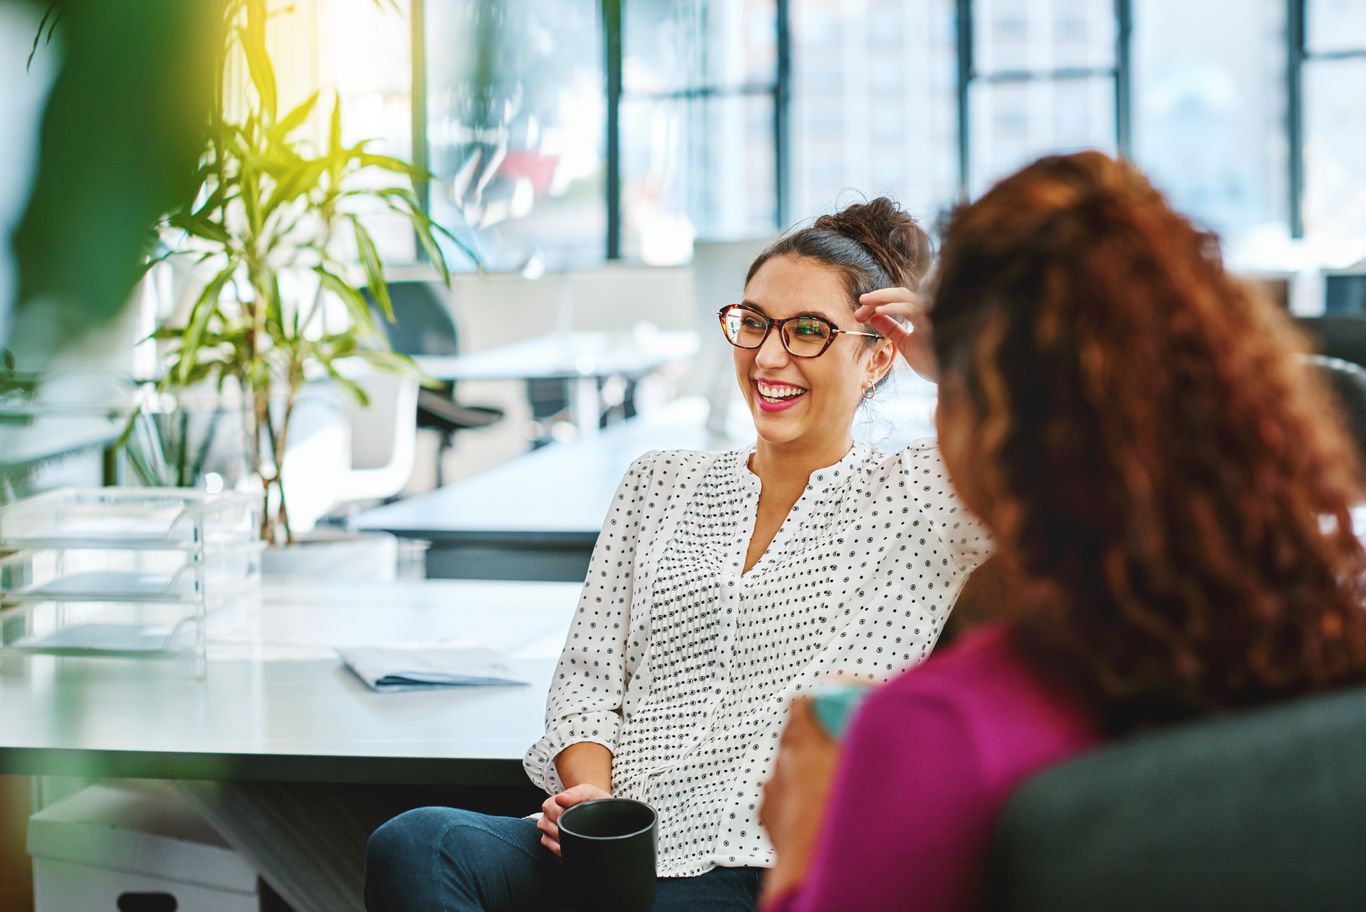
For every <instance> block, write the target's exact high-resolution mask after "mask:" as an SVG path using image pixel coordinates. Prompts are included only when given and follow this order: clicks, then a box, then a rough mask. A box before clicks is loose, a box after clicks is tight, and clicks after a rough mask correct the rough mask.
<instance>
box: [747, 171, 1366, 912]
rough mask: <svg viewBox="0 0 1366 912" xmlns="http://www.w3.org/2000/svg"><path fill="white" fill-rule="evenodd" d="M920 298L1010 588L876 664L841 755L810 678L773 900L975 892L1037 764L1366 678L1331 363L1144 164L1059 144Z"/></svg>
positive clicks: (1007, 188)
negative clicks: (946, 641)
mask: <svg viewBox="0 0 1366 912" xmlns="http://www.w3.org/2000/svg"><path fill="white" fill-rule="evenodd" d="M931 315H932V318H933V321H934V340H933V341H934V350H935V354H936V357H937V361H938V369H939V374H940V402H939V413H938V417H937V422H938V426H939V435H940V447H941V450H942V452H943V457H944V461H945V465H946V467H947V469H948V471H949V474H950V477H951V480H952V481H953V483H954V486H955V487H956V489H957V490H958V492H959V495H960V496H961V497H962V499H963V501H964V502H965V503H966V504H967V506H968V507H969V508H970V509H971V510H972V511H973V512H974V513H975V514H976V515H978V516H979V517H980V518H981V519H982V520H983V522H984V523H985V524H986V526H987V528H988V530H989V531H990V533H991V536H992V538H993V540H994V542H995V546H996V549H997V558H996V560H997V563H998V564H999V571H1000V573H1002V574H1003V575H1004V578H1005V580H1006V581H1007V583H1008V588H1007V591H1008V592H1009V593H1010V597H1009V599H1008V600H1006V601H1004V602H1003V603H1001V604H999V605H998V606H996V610H995V614H996V615H997V617H996V618H995V619H994V620H992V621H991V622H989V623H987V624H985V625H983V626H980V627H978V628H976V629H975V630H973V631H971V632H970V633H968V634H966V635H965V636H964V637H963V638H962V639H961V640H959V641H958V642H957V643H956V644H955V645H954V646H952V647H949V648H947V649H945V650H944V651H943V652H942V653H938V654H936V655H935V656H932V657H931V658H930V660H929V661H928V662H926V663H924V664H922V665H921V666H919V667H917V668H915V669H913V670H911V671H909V672H907V673H906V674H904V675H902V676H901V677H899V678H898V679H896V680H895V681H893V682H892V683H890V684H889V685H887V686H886V687H884V688H882V689H881V690H878V691H876V692H874V693H873V694H872V695H871V696H870V697H869V698H868V699H867V700H866V701H865V703H864V705H863V706H862V708H861V709H860V711H859V713H858V715H857V716H856V717H855V719H854V722H853V725H852V727H851V729H850V731H849V733H848V735H847V737H846V740H845V742H844V745H843V748H842V756H837V753H839V751H838V750H837V748H836V746H835V744H834V742H833V741H831V739H830V738H829V737H828V736H826V735H825V734H823V732H822V731H821V729H820V728H819V727H818V725H817V724H816V722H815V721H814V720H813V714H812V708H811V706H810V705H809V704H807V703H805V702H802V701H799V702H798V703H797V704H796V706H795V707H794V710H793V713H792V718H791V721H790V722H789V724H788V728H787V731H786V732H785V734H784V746H783V749H782V752H781V754H780V758H779V760H778V763H777V766H776V770H775V773H774V776H773V778H772V779H771V780H770V782H769V784H768V786H767V787H766V794H765V799H764V806H763V810H762V813H761V817H762V820H763V822H764V824H765V826H766V827H767V829H768V832H769V835H770V838H771V839H772V842H773V845H774V848H775V850H776V852H777V862H776V865H775V867H774V869H773V870H772V872H771V874H770V876H769V878H768V880H767V883H766V886H765V891H766V896H767V900H768V902H767V908H768V909H770V910H773V912H779V910H781V912H815V910H828V909H859V910H861V912H876V910H879V909H898V910H901V909H908V908H914V909H963V908H971V907H973V906H974V905H975V903H976V901H978V900H979V899H980V897H979V896H978V895H977V893H976V892H975V891H976V887H977V885H978V883H979V881H980V880H981V876H980V875H981V873H982V866H983V863H984V859H985V854H986V850H987V848H988V845H989V842H990V839H991V836H992V832H993V829H994V826H995V822H996V817H997V815H998V813H999V811H1000V810H1001V808H1002V806H1003V805H1004V803H1005V801H1006V799H1007V797H1008V796H1009V795H1010V793H1011V791H1012V790H1013V789H1014V788H1015V786H1017V785H1018V784H1020V783H1021V782H1022V781H1023V780H1024V779H1026V778H1027V777H1029V776H1031V775H1033V774H1035V773H1037V772H1039V771H1041V770H1043V769H1045V768H1047V767H1050V766H1053V765H1055V764H1058V763H1061V762H1063V761H1065V760H1067V759H1070V758H1072V757H1074V756H1076V755H1078V754H1080V753H1082V752H1084V751H1086V750H1087V749H1088V748H1091V747H1093V746H1096V745H1098V744H1100V743H1102V742H1104V741H1106V740H1108V739H1111V738H1114V737H1117V736H1120V735H1123V734H1126V733H1131V732H1134V731H1136V730H1139V729H1143V728H1146V727H1150V726H1158V725H1163V724H1167V723H1172V722H1176V721H1178V720H1184V719H1192V718H1195V717H1199V716H1202V715H1206V714H1210V713H1216V712H1220V711H1224V710H1229V709H1234V708H1238V707H1248V706H1253V705H1257V704H1264V703H1270V702H1273V701H1277V700H1283V699H1287V698H1290V697H1295V696H1298V695H1302V694H1309V693H1313V692H1318V691H1324V690H1329V689H1332V688H1337V687H1342V686H1345V685H1350V684H1355V683H1358V682H1361V681H1363V680H1366V613H1364V612H1363V610H1362V603H1363V595H1364V594H1366V593H1363V582H1362V581H1363V578H1366V553H1363V548H1362V544H1361V542H1360V541H1359V540H1358V539H1357V538H1356V536H1355V535H1354V534H1353V532H1352V525H1351V520H1350V517H1349V514H1348V508H1349V506H1350V505H1351V503H1352V502H1353V501H1354V499H1356V497H1357V494H1358V493H1359V491H1360V490H1361V489H1360V485H1359V481H1360V476H1359V474H1358V471H1357V464H1356V459H1355V456H1354V454H1353V451H1352V449H1351V447H1350V445H1349V444H1348V441H1347V438H1346V436H1345V434H1344V433H1343V429H1342V426H1341V423H1340V422H1339V421H1338V420H1337V416H1336V413H1334V412H1333V410H1332V407H1331V406H1330V405H1329V399H1328V392H1327V390H1326V389H1324V388H1322V387H1321V385H1320V383H1319V381H1318V378H1317V377H1316V376H1315V375H1314V374H1313V373H1312V371H1311V369H1309V368H1307V367H1306V366H1304V365H1303V363H1302V362H1301V361H1300V360H1299V359H1298V358H1297V349H1299V348H1300V347H1301V343H1300V340H1299V339H1298V338H1297V336H1296V335H1295V333H1294V331H1293V330H1292V328H1291V325H1290V323H1289V321H1288V319H1287V318H1286V317H1285V316H1284V315H1283V314H1282V313H1280V312H1279V311H1277V310H1275V309H1274V308H1273V307H1272V306H1271V305H1269V304H1268V303H1267V302H1265V301H1263V300H1262V299H1260V298H1259V297H1257V296H1256V295H1254V294H1252V293H1251V292H1249V290H1247V289H1246V288H1244V287H1243V286H1241V285H1240V284H1238V283H1237V282H1236V281H1235V280H1234V279H1233V278H1232V277H1230V276H1229V274H1228V273H1227V272H1226V271H1225V270H1224V268H1223V266H1222V264H1221V263H1220V260H1219V255H1218V248H1217V245H1216V243H1215V241H1214V240H1213V239H1212V238H1210V237H1209V236H1207V235H1205V234H1202V233H1200V232H1199V231H1197V230H1196V229H1195V228H1193V227H1192V226H1191V224H1190V223H1189V222H1188V221H1186V220H1185V219H1184V218H1182V217H1181V216H1180V215H1178V214H1177V213H1176V212H1174V211H1173V210H1172V209H1171V208H1170V207H1169V206H1168V205H1167V203H1166V201H1165V200H1164V199H1163V198H1162V196H1161V195H1160V194H1159V193H1158V192H1157V191H1156V190H1154V189H1153V187H1152V186H1151V185H1150V184H1149V183H1148V182H1147V180H1145V179H1144V178H1143V177H1142V175H1140V174H1139V173H1138V172H1137V171H1136V170H1135V169H1133V168H1132V167H1130V166H1129V165H1126V164H1122V163H1120V162H1117V161H1115V160H1113V159H1110V158H1108V157H1106V156H1104V155H1101V154H1099V153H1095V152H1088V153H1080V154H1076V155H1070V156H1065V157H1051V158H1045V159H1043V160H1041V161H1039V162H1036V163H1035V164H1033V165H1030V166H1029V167H1027V168H1025V169H1024V170H1022V171H1020V172H1019V173H1017V174H1015V175H1013V176H1011V177H1009V178H1006V179H1005V180H1004V181H1002V182H1001V183H1000V184H998V185H997V186H996V187H994V188H993V189H992V190H991V191H990V192H989V193H987V194H986V195H985V196H984V197H982V199H981V200H980V201H978V202H976V203H974V204H972V205H970V206H967V207H966V208H965V209H963V210H961V211H960V212H959V213H958V214H957V215H956V216H955V217H954V219H953V221H952V223H951V225H950V226H949V228H948V231H947V234H946V236H945V240H944V245H943V252H942V260H941V265H940V271H939V275H938V280H937V291H936V294H935V301H934V306H933V309H932V311H931ZM836 765H838V769H837V770H836ZM832 783H833V784H832ZM827 792H828V794H829V800H828V801H827V800H826V798H827ZM821 807H824V808H825V809H826V811H825V819H824V821H823V823H822V821H821V814H820V813H819V812H813V808H821Z"/></svg>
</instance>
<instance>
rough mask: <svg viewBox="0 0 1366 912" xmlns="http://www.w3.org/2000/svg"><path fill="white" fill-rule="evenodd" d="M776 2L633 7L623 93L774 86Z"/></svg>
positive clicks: (639, 1)
mask: <svg viewBox="0 0 1366 912" xmlns="http://www.w3.org/2000/svg"><path fill="white" fill-rule="evenodd" d="M776 19H777V3H776V0H630V2H628V3H624V4H623V5H622V26H623V29H624V31H625V33H626V34H625V40H624V42H623V45H622V86H623V89H624V90H625V91H626V92H630V93H652V92H670V91H677V90H679V89H696V88H701V87H704V86H705V87H710V88H727V87H730V88H736V87H739V86H742V85H745V84H758V85H771V84H772V82H773V80H774V77H775V73H776V71H777V65H778V44H777V27H776V25H775V21H776Z"/></svg>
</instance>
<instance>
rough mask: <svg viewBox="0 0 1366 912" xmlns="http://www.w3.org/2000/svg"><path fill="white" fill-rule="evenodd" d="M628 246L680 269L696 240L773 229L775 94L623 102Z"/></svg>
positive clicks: (639, 254)
mask: <svg viewBox="0 0 1366 912" xmlns="http://www.w3.org/2000/svg"><path fill="white" fill-rule="evenodd" d="M621 130H622V174H623V181H622V200H621V203H622V221H623V231H622V247H623V251H622V252H623V253H624V254H625V255H626V256H628V257H639V258H640V259H642V260H644V261H645V262H647V263H678V262H682V261H685V260H687V259H688V258H689V257H690V256H691V255H692V242H693V239H694V238H695V237H706V238H743V237H754V236H763V235H767V234H771V233H772V232H773V230H774V210H775V186H776V184H775V177H774V174H773V166H774V160H775V159H774V152H773V98H772V96H770V95H767V94H759V95H733V96H711V97H696V98H684V99H665V100H651V99H623V100H622V104H621Z"/></svg>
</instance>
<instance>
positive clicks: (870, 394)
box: [863, 385, 877, 399]
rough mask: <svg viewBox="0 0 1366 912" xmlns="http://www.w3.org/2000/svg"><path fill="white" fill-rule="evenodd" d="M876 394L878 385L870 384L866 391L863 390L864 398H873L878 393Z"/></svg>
mask: <svg viewBox="0 0 1366 912" xmlns="http://www.w3.org/2000/svg"><path fill="white" fill-rule="evenodd" d="M876 394H877V386H876V385H869V386H868V387H867V388H866V389H864V391H863V398H864V399H871V398H873V396H874V395H876Z"/></svg>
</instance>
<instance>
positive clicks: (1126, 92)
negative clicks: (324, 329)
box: [410, 0, 1366, 261]
mask: <svg viewBox="0 0 1366 912" xmlns="http://www.w3.org/2000/svg"><path fill="white" fill-rule="evenodd" d="M627 2H629V0H600V3H599V28H601V29H602V37H603V42H602V44H603V49H604V55H605V58H606V59H605V60H604V71H605V75H606V79H605V85H604V95H605V98H606V136H605V137H604V140H605V142H604V147H605V150H606V167H605V178H606V179H605V185H606V188H605V199H604V205H605V207H606V216H607V218H606V225H607V229H606V236H605V237H604V238H603V251H604V259H605V260H608V261H616V260H621V259H622V238H621V204H622V201H621V189H622V188H621V183H622V182H621V120H620V108H621V102H622V99H623V97H626V98H628V99H635V100H692V99H698V98H723V97H746V96H762V95H767V96H771V97H772V99H773V150H774V152H773V154H774V168H773V173H774V180H775V187H774V200H775V206H774V210H775V211H774V230H775V231H776V230H780V229H781V228H782V227H784V226H786V225H787V224H788V223H789V219H790V217H791V213H790V204H791V188H790V186H789V184H790V178H791V156H790V145H789V142H790V137H789V125H790V123H791V110H790V108H791V95H792V35H791V10H790V3H789V0H774V3H775V15H774V29H775V40H776V49H777V54H776V63H775V72H774V78H773V81H772V82H771V83H767V82H751V83H745V84H741V85H734V86H719V85H702V86H696V87H692V88H688V89H679V90H672V91H661V92H625V91H624V88H623V85H622V39H623V32H622V12H623V7H624V4H625V3H627ZM949 2H952V3H953V5H954V24H955V29H956V32H957V50H956V56H957V86H956V89H957V96H956V102H957V111H956V114H957V126H958V143H957V145H958V148H957V153H958V162H957V167H958V194H959V198H960V200H961V201H966V200H968V199H970V193H969V187H970V182H971V177H972V175H971V162H972V132H971V122H970V118H971V113H972V111H971V89H972V86H973V85H974V84H975V83H979V82H980V83H986V84H1003V83H1019V82H1033V81H1039V80H1047V81H1054V82H1060V81H1067V80H1073V79H1094V78H1097V77H1107V78H1110V79H1111V80H1112V81H1113V84H1114V137H1115V148H1116V149H1117V150H1118V151H1119V154H1120V155H1121V156H1123V157H1126V158H1128V157H1130V156H1131V154H1132V137H1133V108H1132V104H1133V84H1132V79H1133V59H1132V52H1133V31H1134V27H1133V22H1134V0H1113V4H1114V6H1113V10H1114V12H1113V16H1114V20H1113V21H1114V24H1115V53H1114V64H1113V66H1098V67H1097V66H1090V67H1085V66H1083V67H1061V68H1054V69H1049V70H1030V69H1021V70H997V71H993V72H981V71H979V70H978V69H977V68H976V67H975V65H974V60H973V56H974V49H973V37H974V31H975V27H976V24H977V23H976V19H975V16H974V0H949ZM1311 2H1313V0H1286V4H1287V7H1286V12H1287V16H1286V35H1285V42H1286V48H1285V50H1286V57H1285V60H1286V67H1285V82H1286V97H1287V105H1286V107H1287V112H1286V123H1285V135H1286V139H1287V146H1288V154H1287V156H1286V169H1287V177H1288V187H1289V196H1290V199H1289V204H1290V205H1289V210H1288V216H1287V221H1288V227H1289V233H1290V236H1291V237H1292V238H1296V239H1299V238H1303V237H1304V233H1305V225H1304V191H1305V161H1304V143H1305V123H1304V72H1305V68H1306V67H1308V66H1313V65H1314V64H1315V63H1318V62H1324V61H1339V60H1353V59H1366V46H1363V47H1360V48H1349V49H1340V50H1334V51H1318V52H1315V51H1312V50H1311V49H1310V48H1309V46H1308V35H1307V23H1308V19H1307V17H1308V13H1309V4H1310V3H1311ZM410 3H411V17H412V49H413V52H412V64H413V74H412V86H413V89H412V94H413V102H412V112H413V113H412V130H413V163H414V164H415V165H416V166H417V167H418V168H419V169H420V170H421V171H422V172H424V173H425V171H426V169H427V167H428V162H429V156H428V149H427V136H426V117H427V98H426V95H427V86H426V59H425V54H426V50H425V47H426V46H425V36H424V33H423V26H424V22H425V0H410ZM417 184H418V186H417V190H418V196H419V199H420V200H421V201H422V203H423V206H424V207H425V206H427V204H428V201H429V196H428V194H429V188H428V186H427V181H426V180H425V179H420V180H419V181H418V182H417Z"/></svg>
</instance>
